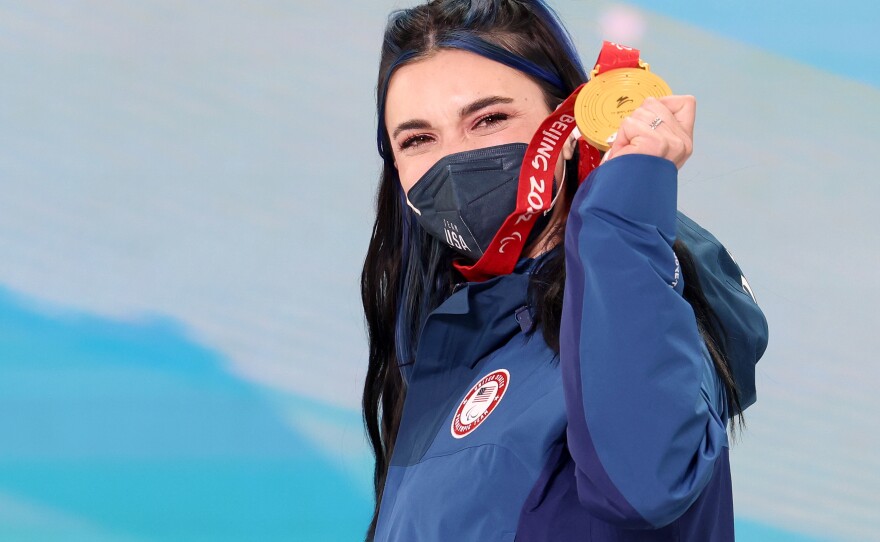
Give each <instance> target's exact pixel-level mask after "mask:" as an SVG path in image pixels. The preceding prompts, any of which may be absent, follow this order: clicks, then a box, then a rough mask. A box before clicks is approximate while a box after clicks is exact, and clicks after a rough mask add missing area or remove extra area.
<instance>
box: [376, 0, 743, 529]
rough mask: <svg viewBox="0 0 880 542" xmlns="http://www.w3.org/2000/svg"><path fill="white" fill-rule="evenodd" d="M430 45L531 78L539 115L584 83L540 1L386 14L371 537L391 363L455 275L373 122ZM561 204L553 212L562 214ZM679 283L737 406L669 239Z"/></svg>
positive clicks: (394, 395) (392, 425) (552, 272)
mask: <svg viewBox="0 0 880 542" xmlns="http://www.w3.org/2000/svg"><path fill="white" fill-rule="evenodd" d="M442 48H461V49H467V50H471V51H473V52H477V53H478V54H482V55H484V56H488V57H490V58H492V59H493V60H498V61H499V62H503V63H505V64H507V65H509V66H513V67H515V68H517V69H520V70H521V71H523V72H524V73H525V74H526V75H528V76H529V77H532V79H533V80H534V81H535V82H536V83H537V84H538V85H540V87H541V88H542V90H543V92H544V96H545V101H546V103H547V106H548V108H549V109H550V110H552V109H553V108H555V107H556V106H557V105H558V104H559V103H560V102H561V101H562V100H563V99H565V97H566V96H568V95H569V94H570V93H571V92H573V91H574V89H575V88H577V86H578V85H580V84H581V83H582V82H584V81H585V80H586V78H587V77H586V73H585V72H584V69H583V67H582V66H581V64H580V61H579V59H578V56H577V53H576V51H575V49H574V46H573V45H572V42H571V38H570V37H569V35H568V33H567V32H566V30H565V29H564V27H563V26H562V24H561V22H560V21H559V19H558V18H557V16H556V14H555V13H554V12H553V11H552V9H550V8H549V7H548V6H547V5H546V4H544V3H543V2H542V1H541V0H531V1H526V0H519V1H517V0H471V1H468V0H434V1H431V2H429V3H427V4H424V5H420V6H417V7H415V8H411V9H407V10H401V11H397V12H395V13H392V14H391V16H390V17H389V20H388V24H387V26H386V29H385V38H384V42H383V46H382V55H381V60H380V64H379V77H378V83H377V111H378V116H379V118H378V124H379V127H378V134H377V142H378V147H379V153H380V154H381V155H382V157H383V159H384V164H383V168H382V174H381V177H380V180H379V188H378V194H377V201H376V221H375V223H374V225H373V233H372V238H371V240H370V245H369V249H368V251H367V255H366V258H365V261H364V268H363V272H362V274H361V296H362V299H363V305H364V314H365V317H366V324H367V332H368V335H369V365H368V367H367V374H366V378H365V382H364V395H363V403H362V406H363V415H364V424H365V430H366V433H367V437H368V438H369V440H370V444H371V446H372V449H373V453H374V455H375V458H376V463H375V470H374V474H373V483H374V489H375V496H376V501H375V508H374V511H373V518H372V521H371V523H370V526H369V529H368V531H367V536H366V539H367V540H372V539H373V536H374V533H375V528H376V520H377V518H378V513H379V508H380V505H381V498H382V491H383V488H384V486H385V478H386V475H387V473H388V467H389V463H390V461H391V456H392V453H393V450H394V443H395V440H396V436H397V429H398V426H399V424H400V418H401V414H402V411H403V403H404V399H405V396H406V384H405V381H404V380H403V378H402V375H401V369H400V366H405V365H408V364H412V363H413V362H414V359H415V352H416V348H417V346H418V344H417V342H418V335H419V331H420V329H421V326H422V324H423V323H424V320H425V318H426V317H427V315H428V314H429V313H430V311H431V310H433V309H434V308H436V307H437V306H438V305H439V304H440V303H441V302H442V301H443V300H444V299H445V298H446V297H447V296H448V295H449V294H450V293H451V291H452V288H453V287H454V285H455V284H456V283H458V282H461V281H463V280H464V279H463V277H461V276H460V275H459V274H458V272H457V271H456V270H455V269H454V268H453V266H452V265H451V263H452V259H453V257H454V253H453V252H452V251H451V249H449V248H448V247H447V246H446V245H445V244H443V243H441V242H439V241H438V240H436V239H434V238H433V237H431V236H430V235H428V234H427V233H426V232H425V231H424V230H423V229H422V228H421V227H419V225H418V223H417V222H416V221H415V220H414V218H413V215H412V211H411V210H410V209H409V207H408V206H407V205H406V202H405V199H404V195H403V191H402V189H401V187H400V180H399V178H398V175H397V170H396V168H395V167H394V162H393V157H392V155H391V151H390V148H391V147H390V140H389V137H388V132H387V130H386V128H385V125H384V118H383V117H384V104H385V92H386V89H387V85H388V81H389V79H390V77H391V74H392V73H393V72H394V70H395V69H396V68H397V67H398V66H400V65H403V64H404V63H406V62H412V61H415V60H418V59H420V58H424V57H425V56H427V55H429V54H431V53H432V52H434V51H436V50H438V49H442ZM576 160H577V156H575V158H574V159H573V160H572V164H568V167H566V171H567V174H566V179H565V181H564V185H563V191H564V197H562V198H560V202H558V203H557V205H560V204H561V205H564V206H566V207H568V205H569V204H570V202H571V199H572V198H573V195H574V193H575V191H576V190H577V186H578V178H577V165H576ZM563 210H565V209H563ZM558 227H559V228H560V231H558V232H555V234H554V235H552V236H551V237H553V238H558V239H560V246H557V247H556V248H555V249H554V250H552V251H550V252H549V253H548V254H546V255H545V256H544V257H543V258H542V260H541V265H540V266H539V268H538V269H537V270H536V271H535V272H534V273H533V274H532V275H531V278H530V286H529V297H530V300H531V301H530V302H531V303H532V306H533V307H534V310H535V314H536V319H535V322H536V328H537V329H540V330H541V333H542V334H543V337H544V340H545V341H546V342H547V344H548V345H549V346H550V347H551V348H552V349H554V350H555V351H557V352H558V351H559V325H560V319H561V314H562V298H563V289H564V284H565V259H564V250H562V247H561V239H562V238H563V237H564V236H563V235H561V233H562V231H561V230H562V229H563V228H564V223H563V224H561V225H559V226H558ZM673 250H674V251H675V253H676V255H677V256H678V259H679V262H680V264H681V267H682V274H683V276H684V278H685V290H684V297H685V299H687V300H688V302H689V303H690V304H691V306H692V307H693V308H694V313H695V315H696V317H697V322H698V327H699V328H700V332H701V333H702V335H703V337H704V339H705V340H706V344H707V345H708V347H709V351H710V354H711V355H712V359H713V362H714V365H715V368H716V370H717V372H718V374H719V375H720V376H721V378H722V380H723V382H724V385H725V388H726V390H727V397H728V398H729V406H730V407H731V408H730V409H729V411H730V412H732V413H734V414H737V413H739V412H740V408H739V398H738V394H737V393H736V387H735V385H734V381H733V377H732V376H731V371H730V367H729V365H728V364H727V361H726V359H725V357H724V353H723V343H722V342H721V340H720V338H721V337H723V334H722V332H723V330H722V329H721V325H720V322H719V321H718V319H717V318H716V317H715V316H714V314H713V312H712V309H711V307H710V306H709V305H708V303H707V302H706V299H705V297H704V296H703V293H702V290H701V288H700V286H699V279H698V277H697V275H696V268H695V266H694V265H693V259H692V258H691V256H690V253H689V252H688V251H687V248H686V247H685V246H684V244H683V243H681V242H680V241H676V243H675V245H674V246H673Z"/></svg>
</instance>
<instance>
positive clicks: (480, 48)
mask: <svg viewBox="0 0 880 542" xmlns="http://www.w3.org/2000/svg"><path fill="white" fill-rule="evenodd" d="M447 36H448V37H447V38H446V39H444V40H443V41H440V42H437V47H438V48H449V49H463V50H465V51H470V52H472V53H475V54H478V55H480V56H483V57H486V58H488V59H489V60H494V61H496V62H500V63H501V64H504V65H505V66H509V67H511V68H513V69H515V70H518V71H521V72H523V73H525V74H527V75H531V76H533V77H535V78H537V79H540V80H541V81H544V82H546V83H549V84H550V85H552V86H553V87H555V88H557V89H559V90H560V91H561V92H562V93H563V94H565V85H564V84H563V82H562V78H561V77H560V76H559V74H558V73H556V72H555V71H550V70H547V69H544V68H542V67H541V66H538V65H537V64H535V63H534V62H532V61H530V60H527V59H525V58H523V57H521V56H519V55H515V54H513V53H511V52H510V51H508V50H506V49H504V48H502V47H499V46H497V45H495V44H494V43H489V42H488V41H486V40H484V39H483V38H480V37H479V36H477V35H475V34H472V33H469V32H463V31H458V32H451V33H449V34H448V35H447ZM417 54H418V53H416V52H415V51H405V52H403V53H401V54H400V56H398V57H397V60H395V61H394V63H393V64H391V67H390V68H389V69H388V75H386V76H385V81H383V83H382V88H381V94H380V95H379V125H378V131H377V134H376V142H377V145H378V147H379V156H381V157H382V158H384V159H385V160H386V161H391V160H392V155H391V151H390V150H389V149H386V148H385V144H384V138H383V137H382V136H383V135H384V133H385V131H386V129H385V96H386V94H387V92H388V82H389V81H390V80H391V75H392V74H393V73H394V70H396V69H397V68H398V67H400V65H401V64H404V63H405V62H407V61H408V60H410V59H412V58H414V57H415V56H417Z"/></svg>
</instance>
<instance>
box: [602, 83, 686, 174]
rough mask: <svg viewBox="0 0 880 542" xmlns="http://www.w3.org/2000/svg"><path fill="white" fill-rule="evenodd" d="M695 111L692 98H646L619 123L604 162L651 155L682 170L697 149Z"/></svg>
mask: <svg viewBox="0 0 880 542" xmlns="http://www.w3.org/2000/svg"><path fill="white" fill-rule="evenodd" d="M696 109H697V101H696V99H695V98H694V97H693V96H664V97H662V98H650V97H649V98H646V99H645V101H644V103H642V105H641V106H639V107H638V109H636V110H635V111H633V113H632V115H630V116H629V117H627V118H625V119H623V122H621V123H620V128H619V129H618V130H617V134H616V137H615V139H614V143H613V144H612V145H611V148H610V149H608V152H606V153H605V157H604V158H603V160H602V161H603V162H604V161H606V160H611V159H613V158H616V157H618V156H623V155H624V154H648V155H651V156H659V157H660V158H666V159H668V160H670V161H672V162H674V163H675V165H676V167H677V168H678V169H681V166H683V165H684V163H685V162H686V161H687V159H688V158H690V156H691V153H692V152H693V149H694V117H695V115H696ZM657 119H659V121H658V120H657ZM652 126H653V128H652Z"/></svg>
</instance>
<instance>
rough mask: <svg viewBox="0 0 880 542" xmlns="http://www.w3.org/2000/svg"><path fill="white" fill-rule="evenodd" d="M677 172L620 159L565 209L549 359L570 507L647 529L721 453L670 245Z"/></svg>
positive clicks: (707, 371)
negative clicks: (561, 292)
mask: <svg viewBox="0 0 880 542" xmlns="http://www.w3.org/2000/svg"><path fill="white" fill-rule="evenodd" d="M677 176H678V170H677V167H676V165H675V163H673V162H672V161H670V160H667V159H665V158H659V157H655V156H648V155H644V154H623V155H618V156H617V157H616V158H615V159H613V160H610V161H608V162H607V163H605V164H604V165H603V166H601V167H600V168H598V169H597V170H596V171H594V173H593V174H592V175H591V177H590V178H589V179H588V181H587V184H585V186H582V187H581V188H580V189H579V191H578V193H577V195H576V197H575V199H574V202H573V204H572V208H571V212H570V214H569V218H568V225H567V230H566V239H565V251H566V273H567V275H566V286H565V300H564V304H563V317H562V327H561V340H560V357H561V366H562V371H563V382H564V391H565V400H566V409H567V413H568V418H569V425H568V435H567V436H568V447H569V451H570V453H571V455H572V458H573V459H574V461H575V463H576V466H577V468H576V478H577V486H578V493H579V497H580V500H581V502H582V503H583V504H584V505H585V506H587V507H588V508H590V509H591V511H592V512H593V513H594V514H596V515H597V516H599V517H601V518H603V519H605V520H606V521H610V522H613V523H617V524H620V525H623V526H627V527H632V528H638V527H642V528H656V527H660V526H663V525H666V524H668V523H670V522H672V521H673V520H675V519H676V518H678V517H679V516H680V515H681V514H682V513H684V511H685V510H687V509H688V507H690V505H691V504H692V503H693V502H694V501H695V500H696V499H697V497H698V496H699V495H700V492H701V491H702V489H703V488H704V487H705V485H706V484H707V482H708V481H709V479H710V478H711V476H712V472H713V468H714V465H715V461H716V459H717V458H718V457H719V456H720V455H721V454H722V453H723V447H726V446H727V433H726V428H725V426H726V408H725V404H726V398H725V394H724V390H723V386H722V384H721V382H720V380H719V378H718V376H717V375H716V373H715V370H714V368H713V365H712V361H711V358H710V356H709V354H708V351H707V350H706V347H705V344H704V342H703V340H702V338H701V337H700V334H699V332H698V331H697V325H696V320H695V317H694V313H693V311H692V309H691V306H690V305H689V304H688V302H687V301H686V300H685V299H684V298H683V297H682V290H683V281H684V277H682V276H680V270H679V266H678V262H677V260H676V257H675V254H674V252H673V250H672V244H673V242H674V241H675V235H676V199H677V198H676V194H677Z"/></svg>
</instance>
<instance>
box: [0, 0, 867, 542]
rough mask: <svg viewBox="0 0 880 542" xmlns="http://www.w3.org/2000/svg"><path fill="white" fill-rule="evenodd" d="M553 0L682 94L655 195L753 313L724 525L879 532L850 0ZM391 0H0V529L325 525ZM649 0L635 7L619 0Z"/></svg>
mask: <svg viewBox="0 0 880 542" xmlns="http://www.w3.org/2000/svg"><path fill="white" fill-rule="evenodd" d="M714 4H715V3H713V2H697V1H687V2H657V3H652V2H635V3H629V4H614V3H608V2H602V1H574V0H570V1H564V0H556V1H555V3H554V4H553V5H555V6H556V7H557V9H558V11H559V12H560V14H561V16H562V18H563V20H564V21H565V22H566V23H567V25H568V26H569V28H570V30H571V32H572V34H573V35H574V37H575V40H576V42H577V43H578V46H579V47H580V49H581V52H582V54H583V56H584V59H585V61H586V62H587V63H590V62H592V61H593V59H594V58H595V55H596V53H597V52H598V48H599V46H600V44H601V40H602V39H603V38H609V39H614V40H617V41H621V42H623V43H627V44H630V45H634V46H637V47H640V48H641V49H642V50H643V52H644V53H643V56H644V57H645V58H646V59H647V60H648V61H649V62H650V63H651V65H652V67H653V69H654V70H655V71H656V72H657V73H659V74H661V75H663V76H664V77H665V78H666V79H667V81H668V82H669V83H670V85H671V86H672V88H673V90H674V91H676V92H678V93H689V94H694V95H696V96H697V99H698V104H699V106H698V126H697V135H696V142H697V143H696V151H695V154H694V157H693V158H692V160H691V162H690V163H689V164H688V165H687V166H686V167H685V169H684V170H683V171H682V174H681V201H680V206H681V208H682V209H683V210H685V211H686V212H688V213H689V214H690V215H691V216H693V217H694V218H696V219H697V220H698V221H699V222H701V223H702V224H703V225H704V226H706V227H708V228H709V229H710V230H711V231H713V232H714V233H715V234H716V235H717V236H718V237H719V238H720V239H722V240H723V241H724V242H725V243H726V244H727V245H728V246H729V247H730V249H731V251H732V252H733V254H734V256H735V257H736V258H737V260H738V262H739V263H740V265H741V266H742V267H743V268H744V270H745V271H746V274H747V276H748V278H749V280H750V283H751V285H752V287H753V289H754V291H755V293H756V295H757V297H758V301H759V302H760V303H761V304H762V306H763V307H764V309H765V311H766V314H767V316H768V318H769V322H770V330H771V334H770V347H769V349H768V350H767V353H766V355H765V356H764V358H763V360H762V361H761V363H760V364H759V366H758V393H759V399H758V403H757V404H756V405H755V406H754V407H752V408H751V409H749V411H748V413H747V414H748V418H747V422H748V430H747V431H746V432H745V433H744V434H743V435H742V438H741V441H740V443H739V444H737V445H736V446H735V447H734V448H733V453H732V458H733V468H734V490H735V497H736V511H737V517H738V520H737V529H738V530H737V533H738V539H739V540H746V541H820V540H824V541H830V540H840V541H857V540H877V539H878V536H880V535H878V534H877V533H878V532H880V512H878V510H880V454H878V451H877V450H878V447H880V431H878V430H880V424H878V421H877V416H878V414H880V394H878V392H877V388H878V383H880V364H877V363H876V362H875V360H874V356H875V355H876V353H877V352H878V351H880V339H878V336H880V333H878V332H877V330H876V329H875V328H876V325H877V324H878V319H877V317H876V314H877V307H878V306H880V281H878V279H877V278H876V277H877V269H878V268H880V256H878V254H880V251H878V249H880V242H878V241H880V235H878V234H880V185H878V175H877V173H876V166H875V163H876V161H877V156H878V153H880V88H878V87H880V61H878V56H877V51H878V49H880V38H878V33H880V32H878V26H877V25H878V23H877V21H878V20H880V8H878V7H877V4H876V3H873V2H872V3H869V2H867V1H852V0H841V1H838V2H833V3H829V2H826V1H823V2H817V1H798V2H794V1H791V0H788V1H780V2H772V3H770V2H759V1H757V0H740V1H739V2H733V3H723V4H722V3H717V4H718V6H715V5H714ZM408 5H411V3H410V2H403V1H402V0H384V1H378V2H377V1H375V0H371V1H351V0H326V1H323V2H306V1H300V2H297V1H291V0H287V1H280V0H275V1H273V0H264V1H253V2H241V1H237V2H231V1H216V2H180V1H177V0H142V1H139V2H109V1H106V0H92V1H87V0H82V1H79V0H76V1H74V0H65V1H62V0H59V1H55V2H33V1H10V0H2V1H0V540H2V541H6V540H9V541H65V542H66V541H106V542H111V541H112V542H117V541H118V542H129V541H131V542H135V541H137V542H140V541H178V540H181V541H189V540H192V541H238V540H265V541H274V540H291V541H300V540H302V541H337V540H338V541H348V540H359V539H362V536H363V531H364V529H365V527H366V524H367V522H368V519H369V516H370V510H371V493H370V478H371V456H370V455H369V452H368V450H367V447H366V444H365V440H364V437H363V432H362V426H361V421H360V413H359V401H360V389H361V382H362V378H363V375H364V371H365V363H366V361H365V338H364V332H363V324H362V317H361V313H360V305H359V293H358V288H359V285H358V274H359V266H360V263H361V261H362V257H363V254H364V252H365V249H366V244H367V240H368V237H369V231H370V227H371V215H372V212H373V211H372V200H373V192H374V187H375V183H376V178H377V174H378V166H379V161H378V158H377V155H376V150H375V135H374V134H375V128H374V126H375V113H374V104H373V87H374V77H375V70H376V67H377V60H378V51H379V45H380V40H381V32H382V28H383V25H384V21H385V17H386V15H387V13H388V12H389V11H390V10H391V9H392V8H393V7H402V6H408ZM651 10H653V11H651Z"/></svg>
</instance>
